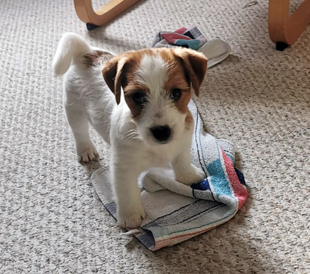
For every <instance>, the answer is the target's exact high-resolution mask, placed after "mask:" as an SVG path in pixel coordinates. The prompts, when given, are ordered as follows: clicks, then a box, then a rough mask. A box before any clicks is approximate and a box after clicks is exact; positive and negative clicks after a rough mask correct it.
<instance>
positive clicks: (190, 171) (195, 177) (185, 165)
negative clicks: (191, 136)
mask: <svg viewBox="0 0 310 274" xmlns="http://www.w3.org/2000/svg"><path fill="white" fill-rule="evenodd" d="M171 164H172V167H173V171H174V175H175V179H176V180H177V181H178V182H180V183H183V184H186V185H190V184H193V183H197V182H200V181H202V180H203V179H204V177H205V175H204V173H203V171H202V170H201V169H199V168H197V167H195V166H194V165H192V164H191V155H190V149H189V148H186V149H184V150H183V151H182V152H181V154H179V155H178V156H177V157H176V158H175V159H174V160H173V161H172V163H171Z"/></svg>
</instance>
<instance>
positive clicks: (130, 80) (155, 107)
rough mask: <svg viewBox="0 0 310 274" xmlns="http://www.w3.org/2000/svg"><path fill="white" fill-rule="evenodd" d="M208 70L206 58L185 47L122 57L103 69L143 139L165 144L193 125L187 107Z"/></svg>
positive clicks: (127, 54) (110, 85) (109, 83)
mask: <svg viewBox="0 0 310 274" xmlns="http://www.w3.org/2000/svg"><path fill="white" fill-rule="evenodd" d="M206 70H207V58H206V57H205V56H204V55H203V54H202V53H198V52H196V51H194V50H190V49H184V48H170V49H167V48H162V49H145V50H141V51H132V52H127V53H124V54H121V55H119V56H116V57H114V58H112V59H111V60H109V61H108V62H107V63H106V64H105V65H104V67H103V69H102V73H103V77H104V79H105V82H106V83H107V85H108V86H109V88H110V89H111V91H112V92H113V93H114V94H115V97H116V102H117V103H118V104H119V103H120V100H121V88H122V89H123V91H124V98H125V101H126V103H127V105H128V107H129V109H130V111H131V115H132V118H133V120H134V121H135V123H136V124H137V129H138V131H139V134H140V135H141V137H142V138H143V140H144V141H145V142H146V143H148V144H150V145H156V144H165V143H169V142H170V141H172V140H177V139H179V138H181V136H182V134H183V133H184V131H185V130H186V129H189V128H190V127H191V126H192V123H193V121H192V116H191V114H190V112H189V110H188V108H187V105H188V103H189V101H190V99H191V88H193V90H194V91H195V93H196V95H197V96H198V94H199V88H200V86H201V84H202V82H203V79H204V77H205V74H206Z"/></svg>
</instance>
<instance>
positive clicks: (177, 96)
mask: <svg viewBox="0 0 310 274" xmlns="http://www.w3.org/2000/svg"><path fill="white" fill-rule="evenodd" d="M181 96H182V90H180V89H179V88H174V89H173V90H172V91H171V99H172V101H174V102H176V101H178V100H179V99H180V98H181Z"/></svg>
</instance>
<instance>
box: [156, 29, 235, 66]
mask: <svg viewBox="0 0 310 274" xmlns="http://www.w3.org/2000/svg"><path fill="white" fill-rule="evenodd" d="M175 46H180V47H186V48H190V49H194V50H197V51H199V52H202V53H203V54H204V55H205V56H206V57H207V58H208V60H209V61H208V68H210V67H212V66H214V65H216V64H218V63H220V62H222V61H223V60H225V59H226V58H227V57H228V55H229V54H230V52H231V48H230V46H229V45H228V44H227V43H226V42H224V41H222V40H221V39H219V38H216V39H212V40H210V41H208V40H207V39H206V38H205V37H204V36H203V35H202V33H201V32H200V30H199V29H198V28H197V27H189V28H185V27H182V28H180V29H178V30H176V31H174V32H171V31H160V32H159V33H158V34H156V36H155V38H154V40H153V43H152V45H151V47H153V48H161V47H175Z"/></svg>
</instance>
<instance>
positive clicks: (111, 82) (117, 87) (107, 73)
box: [102, 56, 128, 104]
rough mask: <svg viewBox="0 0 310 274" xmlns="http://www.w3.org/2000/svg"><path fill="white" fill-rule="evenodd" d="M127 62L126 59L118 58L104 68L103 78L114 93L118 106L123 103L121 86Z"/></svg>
mask: <svg viewBox="0 0 310 274" xmlns="http://www.w3.org/2000/svg"><path fill="white" fill-rule="evenodd" d="M127 61H128V60H127V58H126V57H124V56H117V57H114V58H112V59H111V60H109V61H108V62H106V63H105V65H104V66H103V68H102V76H103V78H104V80H105V82H106V84H107V85H108V87H109V88H110V90H111V91H112V92H113V93H114V95H115V99H116V103H117V104H119V103H120V101H121V86H122V81H123V75H124V66H125V64H126V63H127Z"/></svg>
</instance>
